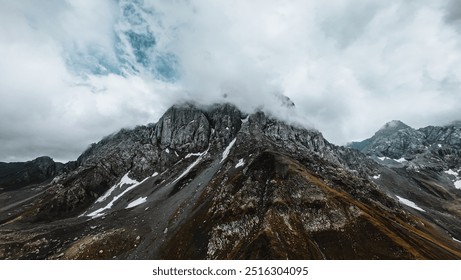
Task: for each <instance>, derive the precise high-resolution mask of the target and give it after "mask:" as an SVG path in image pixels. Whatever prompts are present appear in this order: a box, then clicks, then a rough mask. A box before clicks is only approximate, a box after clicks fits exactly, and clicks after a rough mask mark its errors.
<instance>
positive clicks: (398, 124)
mask: <svg viewBox="0 0 461 280" xmlns="http://www.w3.org/2000/svg"><path fill="white" fill-rule="evenodd" d="M407 128H411V127H410V126H408V125H406V124H405V123H403V122H402V121H399V120H392V121H390V122H388V123H386V124H385V125H384V126H382V127H381V128H380V129H379V131H390V130H392V131H397V130H401V129H407Z"/></svg>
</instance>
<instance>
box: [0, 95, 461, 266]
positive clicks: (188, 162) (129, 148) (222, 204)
mask: <svg viewBox="0 0 461 280" xmlns="http://www.w3.org/2000/svg"><path fill="white" fill-rule="evenodd" d="M394 173H395V171H394V170H393V169H391V168H389V167H386V166H384V165H380V164H379V163H378V162H376V161H374V160H372V159H370V158H368V157H367V156H366V155H364V154H362V153H360V152H359V151H355V150H352V149H348V148H344V147H338V146H335V145H333V144H330V143H329V142H328V141H326V140H325V139H324V138H323V136H322V134H321V133H319V132H317V131H314V130H308V129H303V128H299V127H294V126H291V125H288V124H286V123H284V122H281V121H279V120H277V119H274V118H272V117H271V116H268V115H266V114H265V113H263V112H255V113H252V114H246V113H243V112H241V111H240V110H239V109H237V108H236V107H234V106H233V105H230V104H218V105H214V106H210V107H206V108H198V107H196V106H192V105H183V106H173V107H172V108H170V109H169V110H168V111H167V112H166V113H165V114H164V115H163V116H162V117H161V118H160V120H159V121H158V122H157V123H155V124H150V125H146V126H138V127H136V128H134V129H131V130H127V129H124V130H121V131H120V132H118V133H116V134H113V135H110V136H108V137H105V138H104V139H102V140H101V141H100V142H98V143H96V144H93V145H91V147H90V148H89V149H88V150H87V151H85V152H84V153H83V154H82V155H81V156H80V157H79V158H78V160H77V161H76V163H75V166H74V168H72V169H71V170H67V171H65V172H62V173H60V174H59V175H57V176H55V177H54V178H53V179H52V181H51V182H44V183H43V184H40V185H39V186H34V187H31V186H23V187H21V188H19V189H16V190H14V191H10V192H1V193H0V195H1V196H3V197H8V196H10V197H12V196H13V195H14V197H15V198H16V199H15V200H14V201H13V200H8V199H4V200H3V201H5V203H4V204H3V206H2V207H1V208H0V258H2V259H113V258H115V259H165V258H166V259H287V258H288V259H376V258H380V259H424V258H431V259H434V258H436V259H458V258H461V246H460V245H459V244H458V243H457V242H456V240H454V239H452V236H450V234H452V235H453V236H455V237H458V238H461V237H460V236H461V234H460V233H461V231H457V230H458V227H457V226H456V225H455V226H452V227H443V226H444V225H445V223H444V222H442V223H437V222H435V221H436V220H437V218H438V217H439V216H437V213H436V212H435V210H433V209H434V208H430V206H428V205H427V204H429V203H424V204H421V205H419V206H420V207H424V209H423V208H419V209H420V210H418V209H416V208H414V207H413V208H412V207H409V206H408V205H407V204H409V203H407V204H405V203H403V202H402V201H404V200H401V199H400V198H403V197H404V195H403V194H401V193H399V194H400V196H396V194H395V193H393V191H394V190H392V189H391V188H389V187H388V185H387V184H382V183H380V182H379V180H377V179H376V178H379V176H381V175H382V177H383V178H387V176H392V174H394ZM386 174H388V175H386ZM395 178H397V179H399V180H405V177H402V176H401V175H396V177H395ZM410 187H411V188H413V187H415V186H413V185H411V186H409V187H408V188H410ZM416 188H417V187H416ZM399 197H400V198H399ZM453 199H454V197H453ZM415 205H416V204H415ZM437 209H438V210H440V209H439V208H437ZM452 212H453V213H455V211H454V210H453V211H452ZM444 219H445V221H447V223H448V222H452V221H456V219H459V215H458V216H456V214H450V215H448V216H445V217H444ZM458 221H459V220H458ZM458 224H459V223H458ZM447 229H448V230H449V233H447V232H446V230H447Z"/></svg>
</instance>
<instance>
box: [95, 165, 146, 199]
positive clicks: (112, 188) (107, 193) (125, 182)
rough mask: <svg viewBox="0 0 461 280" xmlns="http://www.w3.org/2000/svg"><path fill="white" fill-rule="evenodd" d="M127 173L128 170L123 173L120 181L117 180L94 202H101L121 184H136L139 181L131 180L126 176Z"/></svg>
mask: <svg viewBox="0 0 461 280" xmlns="http://www.w3.org/2000/svg"><path fill="white" fill-rule="evenodd" d="M128 173H130V172H127V173H126V174H125V175H123V177H122V179H120V182H118V183H117V184H115V185H114V186H112V187H111V188H110V189H109V190H108V191H106V192H105V193H104V195H103V196H100V197H99V198H98V199H97V200H96V202H103V201H104V200H106V199H107V198H108V197H109V196H110V195H111V194H112V193H113V192H114V191H115V190H116V189H117V188H120V187H122V186H123V185H125V184H126V185H133V184H138V183H139V182H138V181H136V180H133V179H131V178H130V177H128Z"/></svg>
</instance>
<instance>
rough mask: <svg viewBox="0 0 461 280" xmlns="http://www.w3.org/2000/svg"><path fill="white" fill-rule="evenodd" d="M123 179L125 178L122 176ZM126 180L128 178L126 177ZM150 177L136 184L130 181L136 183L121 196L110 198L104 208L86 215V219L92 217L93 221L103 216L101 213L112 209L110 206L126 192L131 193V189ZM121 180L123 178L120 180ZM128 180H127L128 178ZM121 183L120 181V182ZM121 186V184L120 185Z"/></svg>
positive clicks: (124, 192)
mask: <svg viewBox="0 0 461 280" xmlns="http://www.w3.org/2000/svg"><path fill="white" fill-rule="evenodd" d="M124 177H125V176H124ZM127 178H128V176H127ZM149 178H150V177H147V178H145V179H144V180H142V181H141V182H138V181H135V180H131V179H130V180H131V181H134V182H136V184H134V185H132V186H130V187H128V188H126V189H125V190H124V191H123V192H122V193H121V194H119V195H116V196H114V198H112V200H111V201H110V202H109V203H108V204H107V205H106V206H104V207H101V208H99V209H97V210H95V211H93V212H91V213H90V214H88V215H87V216H88V217H92V218H93V219H94V218H97V217H100V216H103V215H104V214H103V212H104V211H106V210H109V209H111V208H112V206H113V205H114V203H115V202H116V201H117V200H118V199H120V198H121V197H122V196H123V195H124V194H126V193H127V192H129V191H131V190H132V189H134V188H136V187H137V186H139V185H141V184H142V183H144V181H146V180H147V179H149ZM122 179H123V178H122ZM128 179H129V178H128ZM121 181H122V180H121ZM122 185H123V184H122Z"/></svg>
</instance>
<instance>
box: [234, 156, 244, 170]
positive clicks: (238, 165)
mask: <svg viewBox="0 0 461 280" xmlns="http://www.w3.org/2000/svg"><path fill="white" fill-rule="evenodd" d="M244 165H245V160H243V158H241V159H239V162H237V164H236V165H235V168H239V167H240V166H244Z"/></svg>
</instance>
